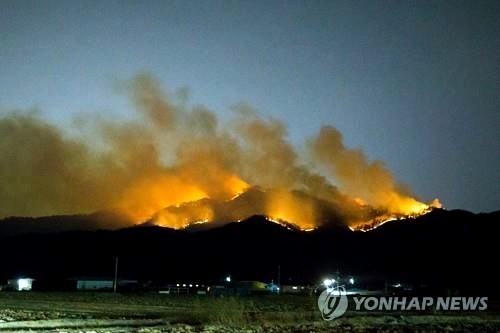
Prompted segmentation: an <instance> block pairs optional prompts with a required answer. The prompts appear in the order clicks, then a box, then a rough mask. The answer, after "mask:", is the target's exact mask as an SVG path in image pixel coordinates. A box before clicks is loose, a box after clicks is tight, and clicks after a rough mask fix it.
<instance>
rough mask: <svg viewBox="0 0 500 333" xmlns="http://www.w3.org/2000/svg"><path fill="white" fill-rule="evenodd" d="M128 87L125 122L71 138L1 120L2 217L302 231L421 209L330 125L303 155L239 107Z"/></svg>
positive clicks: (151, 85) (277, 126)
mask: <svg viewBox="0 0 500 333" xmlns="http://www.w3.org/2000/svg"><path fill="white" fill-rule="evenodd" d="M125 86H126V89H127V92H128V93H129V96H130V98H131V99H132V101H133V103H134V106H135V108H134V109H135V111H136V114H135V115H134V117H133V118H132V120H123V121H120V120H116V119H105V118H102V117H98V116H96V117H95V118H85V119H83V118H80V119H75V124H78V127H77V128H78V130H79V131H78V132H76V131H75V129H72V131H68V130H67V129H63V128H59V127H57V126H55V125H53V124H51V123H49V122H48V121H46V120H44V119H43V118H42V117H41V116H40V115H39V113H37V112H36V111H15V112H11V113H9V114H6V115H5V116H4V117H2V118H0V137H1V138H2V139H1V140H0V153H1V156H2V158H1V159H0V202H1V204H0V217H6V216H44V215H58V214H77V213H78V214H80V213H91V212H95V211H103V210H104V211H113V212H115V213H118V214H120V215H122V216H124V217H126V218H127V219H128V220H129V221H130V223H140V222H143V221H146V220H149V219H154V221H156V222H157V223H160V224H163V225H168V226H171V227H176V228H178V227H182V226H185V225H187V224H189V223H193V222H198V221H231V220H232V221H234V220H239V219H243V218H246V217H248V216H249V215H252V214H264V215H267V216H269V217H270V218H273V219H282V220H286V221H289V222H291V223H296V224H297V225H299V226H301V227H303V228H307V227H314V226H317V225H318V224H321V223H324V221H328V220H332V219H333V220H336V221H341V222H344V223H358V222H360V221H363V220H367V219H370V218H373V217H376V216H378V215H382V214H390V213H395V214H406V213H409V214H411V213H416V212H417V211H419V210H423V209H425V208H426V207H428V206H427V205H426V204H424V203H421V202H419V201H417V200H416V199H413V198H412V197H411V196H410V195H409V193H407V191H405V190H403V187H402V186H400V185H398V184H397V183H396V181H395V179H394V177H393V176H392V175H391V173H390V172H389V171H388V170H387V169H386V168H385V167H384V166H383V164H382V163H380V162H369V161H368V160H367V158H366V156H365V155H364V154H363V153H362V152H361V151H359V150H353V149H348V148H346V147H344V145H343V142H342V136H341V134H340V133H339V131H338V130H336V129H335V128H333V127H331V126H326V127H324V128H322V129H321V130H320V131H319V134H318V135H317V136H316V137H315V138H312V139H311V140H310V142H308V145H307V147H308V148H309V149H308V152H307V154H306V155H305V156H302V155H300V154H299V153H298V149H296V148H295V147H294V146H292V145H291V144H290V142H289V141H288V140H287V130H286V127H285V126H284V124H283V123H281V122H280V121H279V120H276V119H263V118H261V117H260V116H259V115H258V114H257V112H256V111H255V110H253V109H252V108H251V107H250V106H248V105H244V104H241V105H237V106H235V107H233V118H232V119H231V120H230V121H229V122H227V123H223V124H222V123H220V120H219V119H218V118H217V117H216V115H215V113H214V112H212V111H210V110H208V109H207V108H205V107H202V106H195V107H188V106H187V103H186V102H185V100H184V99H182V98H181V99H180V100H179V101H175V99H174V98H171V97H169V96H167V94H166V93H165V92H163V90H162V89H161V86H160V84H159V83H158V82H157V81H156V79H155V78H154V77H152V76H150V75H147V74H141V75H138V76H136V77H135V78H133V79H132V80H131V82H128V83H127V84H126V85H125ZM311 161H312V164H311ZM319 170H326V174H322V173H320V171H319Z"/></svg>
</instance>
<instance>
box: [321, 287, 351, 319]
mask: <svg viewBox="0 0 500 333" xmlns="http://www.w3.org/2000/svg"><path fill="white" fill-rule="evenodd" d="M347 306H348V301H347V292H346V290H345V288H344V287H343V286H338V287H335V288H326V289H325V290H324V291H323V292H322V293H321V294H320V295H319V297H318V308H319V310H320V311H321V317H323V319H324V320H332V319H335V318H337V317H340V316H342V315H343V314H344V313H345V311H346V310H347Z"/></svg>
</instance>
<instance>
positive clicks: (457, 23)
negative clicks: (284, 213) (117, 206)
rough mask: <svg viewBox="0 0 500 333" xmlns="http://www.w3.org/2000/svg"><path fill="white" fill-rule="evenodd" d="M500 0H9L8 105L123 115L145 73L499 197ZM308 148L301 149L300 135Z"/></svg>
mask: <svg viewBox="0 0 500 333" xmlns="http://www.w3.org/2000/svg"><path fill="white" fill-rule="evenodd" d="M499 17H500V2H499V1H487V0H484V1H472V0H471V1H445V0H439V1H401V0H398V1H376V0H370V1H337V0H331V1H291V0H289V1H229V0H228V1H215V0H214V1H201V0H200V1H111V0H110V1H5V0H0V32H1V33H0V115H1V114H6V113H7V112H9V111H12V110H26V109H31V108H37V109H39V110H40V112H42V114H43V115H44V117H46V118H47V119H49V120H50V121H53V122H55V123H57V124H59V125H60V126H65V125H66V124H67V123H68V122H69V121H70V119H71V117H72V115H73V114H76V113H79V112H101V113H103V114H112V115H113V116H115V117H124V118H126V117H127V114H128V113H129V112H130V105H129V103H128V100H127V99H126V98H124V96H123V95H120V94H118V93H117V92H116V80H121V79H129V78H131V77H132V76H134V75H135V74H137V73H140V72H143V71H147V72H150V73H152V74H153V75H154V76H156V77H157V78H158V79H159V80H160V81H161V82H162V84H163V86H164V87H165V89H166V90H170V91H174V90H176V89H179V88H183V87H188V88H189V90H190V94H191V95H190V96H191V102H192V103H193V104H203V105H205V106H207V107H208V108H210V109H211V110H213V111H214V112H215V113H216V114H217V116H219V117H220V118H221V119H229V118H230V110H229V109H230V106H231V105H233V104H235V103H239V102H246V103H248V104H250V105H252V106H254V107H255V108H256V109H257V110H258V112H259V113H260V114H261V115H262V116H263V117H273V118H276V119H278V120H279V121H281V122H283V123H284V124H285V125H286V127H287V130H288V138H289V140H290V141H291V142H292V143H293V144H294V145H296V146H297V147H300V146H301V145H303V144H304V142H305V141H306V140H307V139H308V138H309V137H311V136H314V135H316V134H317V133H318V131H319V130H320V128H321V127H322V126H324V125H332V126H334V127H336V128H338V129H339V131H340V132H341V133H342V134H343V135H344V141H345V145H346V146H347V147H350V148H359V149H362V150H363V151H364V152H365V154H366V156H367V157H368V158H369V159H370V160H381V161H383V162H384V163H385V164H386V166H387V168H388V169H389V170H391V171H392V172H393V174H394V176H395V178H396V179H397V180H398V181H400V182H402V183H405V184H407V185H408V186H409V187H410V188H411V189H412V191H413V193H414V194H415V195H416V196H417V198H419V199H420V200H422V201H425V202H429V201H430V200H432V199H434V198H435V197H438V198H439V199H440V200H441V202H442V203H443V205H444V207H445V208H448V209H454V208H460V209H466V210H471V211H473V212H489V211H493V210H498V209H500V57H499V54H500V20H499V19H498V18H499ZM299 149H300V148H299Z"/></svg>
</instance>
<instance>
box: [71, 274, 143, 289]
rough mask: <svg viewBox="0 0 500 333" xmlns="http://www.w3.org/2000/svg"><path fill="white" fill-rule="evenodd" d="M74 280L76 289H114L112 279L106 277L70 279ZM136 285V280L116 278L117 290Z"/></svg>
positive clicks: (131, 287)
mask: <svg viewBox="0 0 500 333" xmlns="http://www.w3.org/2000/svg"><path fill="white" fill-rule="evenodd" d="M70 280H72V281H74V283H75V285H74V286H75V288H76V290H87V291H88V290H102V291H105V290H113V289H114V283H115V281H114V279H113V278H108V277H76V278H72V279H70ZM137 285H138V281H137V280H130V279H118V281H117V289H118V290H123V289H126V290H130V289H133V288H135V287H136V286H137Z"/></svg>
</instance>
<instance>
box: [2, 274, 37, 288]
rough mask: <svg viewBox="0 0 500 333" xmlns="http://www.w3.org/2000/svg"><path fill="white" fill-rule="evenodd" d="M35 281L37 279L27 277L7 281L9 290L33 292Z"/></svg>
mask: <svg viewBox="0 0 500 333" xmlns="http://www.w3.org/2000/svg"><path fill="white" fill-rule="evenodd" d="M33 281H35V279H32V278H25V277H22V278H17V279H10V280H8V281H7V288H8V289H12V290H17V291H26V290H31V289H32V287H33Z"/></svg>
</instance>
